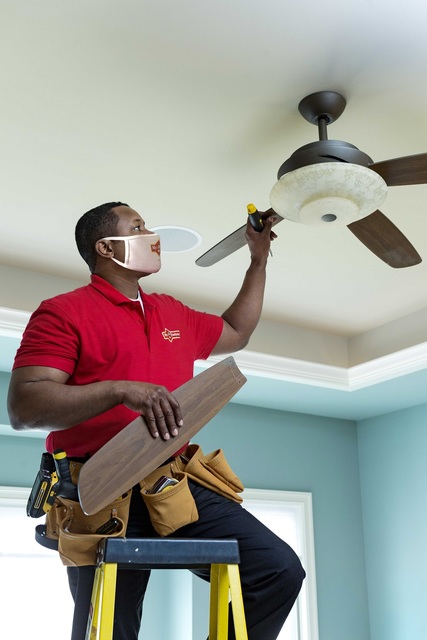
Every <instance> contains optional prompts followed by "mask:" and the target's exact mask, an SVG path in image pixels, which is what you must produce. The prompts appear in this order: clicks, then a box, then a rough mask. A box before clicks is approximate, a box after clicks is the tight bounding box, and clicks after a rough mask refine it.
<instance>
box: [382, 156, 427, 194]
mask: <svg viewBox="0 0 427 640" xmlns="http://www.w3.org/2000/svg"><path fill="white" fill-rule="evenodd" d="M369 168H370V169H373V170H374V171H376V172H377V173H378V174H379V175H380V176H381V177H382V178H383V179H384V180H385V181H386V183H387V184H388V186H389V187H398V186H399V185H410V184H426V183H427V153H419V154H418V155H416V156H404V157H403V158H393V159H392V160H384V161H382V162H374V163H373V164H370V165H369Z"/></svg>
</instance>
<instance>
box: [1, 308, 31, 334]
mask: <svg viewBox="0 0 427 640" xmlns="http://www.w3.org/2000/svg"><path fill="white" fill-rule="evenodd" d="M30 316H31V313H29V312H28V311H18V310H17V309H8V308H6V307H0V336H3V337H5V338H21V337H22V332H23V331H24V329H25V327H26V326H27V323H28V320H29V319H30Z"/></svg>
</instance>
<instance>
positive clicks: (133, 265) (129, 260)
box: [102, 233, 161, 273]
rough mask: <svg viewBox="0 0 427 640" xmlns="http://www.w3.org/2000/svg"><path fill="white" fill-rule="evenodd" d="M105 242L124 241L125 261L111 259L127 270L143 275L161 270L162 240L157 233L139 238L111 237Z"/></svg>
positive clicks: (142, 235) (139, 236)
mask: <svg viewBox="0 0 427 640" xmlns="http://www.w3.org/2000/svg"><path fill="white" fill-rule="evenodd" d="M102 239H103V240H122V241H123V242H124V243H125V260H124V262H120V260H117V259H116V258H111V259H112V260H114V262H116V263H117V264H119V265H120V266H121V267H124V268H125V269H131V270H132V271H140V272H142V273H156V272H157V271H158V270H159V269H160V264H161V262H160V238H159V236H158V235H157V233H144V234H141V235H138V236H109V237H108V238H102Z"/></svg>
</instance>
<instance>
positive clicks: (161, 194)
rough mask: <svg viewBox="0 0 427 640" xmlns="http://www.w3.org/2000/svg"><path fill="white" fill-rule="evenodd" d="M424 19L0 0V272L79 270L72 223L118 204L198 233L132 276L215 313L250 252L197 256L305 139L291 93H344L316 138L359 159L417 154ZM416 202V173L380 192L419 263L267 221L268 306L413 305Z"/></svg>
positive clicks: (358, 314) (338, 233)
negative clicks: (271, 231)
mask: <svg viewBox="0 0 427 640" xmlns="http://www.w3.org/2000/svg"><path fill="white" fill-rule="evenodd" d="M426 24H427V4H426V3H425V0H407V2H405V3H390V2H389V1H387V0H359V1H358V2H357V3H356V2H343V1H342V0H330V1H329V2H328V4H327V6H325V5H324V4H322V3H318V2H308V1H305V0H300V1H299V2H292V1H291V0H288V1H286V0H262V2H261V1H260V0H232V1H231V2H230V1H228V2H225V1H224V0H223V1H217V2H210V3H207V2H200V1H198V0H175V1H174V2H169V3H165V2H155V1H154V0H151V1H150V0H126V1H123V2H118V1H117V0H103V1H102V2H101V1H96V0H94V1H92V2H87V0H74V1H73V2H72V3H63V2H53V1H52V0H39V1H38V2H37V3H34V2H33V0H20V2H13V1H11V0H10V1H9V0H2V21H1V26H0V29H1V38H0V52H1V59H2V61H3V64H2V70H1V88H2V103H1V107H0V110H1V118H0V136H1V141H2V143H1V144H2V150H3V153H2V154H1V156H0V175H1V185H2V188H1V193H2V205H3V214H2V223H1V228H2V232H1V235H2V251H1V255H0V266H1V265H3V266H6V267H19V268H23V269H27V270H30V271H36V272H40V273H45V274H52V275H56V276H63V277H67V278H72V279H77V280H82V281H85V280H86V279H87V270H86V267H85V265H84V264H83V263H82V261H81V259H80V257H79V256H78V254H77V251H76V249H75V246H74V238H73V234H74V226H75V223H76V221H77V219H78V218H79V217H80V215H82V213H84V212H85V211H86V210H88V209H90V208H91V207H93V206H96V205H97V204H101V203H102V202H107V201H110V200H122V201H124V202H127V203H129V204H130V205H131V206H132V207H133V208H134V209H136V210H137V211H138V212H139V213H140V214H141V215H142V216H143V218H144V219H145V220H146V223H147V226H148V227H150V226H151V227H155V226H160V225H178V226H184V227H188V228H191V229H194V230H195V231H196V232H197V233H199V234H200V236H201V237H202V243H201V244H200V246H199V247H197V248H196V249H194V250H192V251H188V252H185V253H165V254H164V256H163V267H162V270H161V272H160V273H159V274H156V275H153V276H151V278H150V280H149V281H147V283H145V282H144V283H143V284H144V286H146V287H147V288H150V289H151V290H154V289H155V290H157V291H167V292H169V293H172V294H174V295H176V296H177V297H180V298H181V299H183V300H184V301H185V302H188V303H189V304H193V305H197V306H198V307H201V308H203V307H204V306H206V307H209V308H212V307H214V308H218V309H219V310H221V309H224V308H226V306H228V304H229V303H230V302H231V300H232V299H233V297H234V296H235V294H236V293H237V290H238V288H239V286H240V283H241V280H242V276H243V273H244V271H245V269H246V267H247V265H248V251H247V249H246V248H243V249H240V250H239V251H238V252H237V253H235V254H233V255H232V256H229V257H228V258H227V259H225V260H223V261H222V262H220V263H218V264H217V265H215V266H212V267H208V268H201V267H198V266H196V265H195V259H196V258H197V257H199V255H201V254H202V253H204V252H205V251H206V250H207V249H208V248H210V247H211V246H212V245H214V244H215V243H217V242H218V241H219V240H220V239H221V238H223V237H224V236H225V235H227V234H229V233H230V232H232V231H233V230H234V229H236V228H237V227H239V226H241V225H242V224H244V222H245V218H246V205H247V203H249V202H254V203H255V204H256V206H257V207H258V208H259V209H260V210H263V209H267V208H268V207H269V206H270V205H269V193H270V190H271V188H272V186H273V184H274V183H275V181H276V173H277V169H278V168H279V166H280V165H281V164H282V163H283V161H284V160H286V159H287V158H288V157H289V156H290V155H291V153H292V152H293V151H295V150H296V149H297V148H299V147H301V146H303V145H305V144H308V143H310V142H314V141H315V140H317V139H318V132H317V128H316V127H314V126H312V125H311V124H309V123H308V122H306V121H305V120H304V119H303V118H302V117H301V115H300V114H299V112H298V103H299V102H300V100H301V99H302V98H303V97H305V96H306V95H308V94H310V93H313V92H315V91H320V90H333V91H338V92H340V93H342V94H343V96H344V97H345V98H346V101H347V107H346V109H345V111H344V113H343V115H342V116H341V117H340V119H339V120H338V121H336V122H335V123H333V124H332V125H331V126H330V127H329V138H330V139H338V140H344V141H346V142H350V143H352V144H354V145H356V146H357V147H358V148H359V149H361V150H362V151H364V152H365V153H367V154H368V155H369V156H371V158H373V160H374V161H380V160H386V159H389V158H394V157H398V156H404V155H410V154H417V153H423V152H426V151H427V127H426V111H427V83H426V82H425V78H426V72H427V40H426V37H425V25H426ZM426 209H427V186H424V185H417V186H411V187H392V188H389V192H388V196H387V199H386V201H385V203H384V205H383V206H382V211H383V212H384V213H385V214H386V215H387V216H388V217H389V218H390V219H391V220H392V221H393V222H394V223H395V224H396V225H397V226H398V227H399V228H400V229H401V230H402V231H403V233H404V234H405V235H406V236H407V237H408V238H409V239H410V240H411V242H412V243H413V244H414V245H415V247H416V249H417V250H418V252H419V253H420V255H421V257H422V258H423V262H422V263H421V264H420V265H417V266H414V267H411V268H408V269H400V270H395V269H392V268H390V267H389V266H387V265H386V264H384V263H383V262H381V261H380V260H379V259H378V258H377V257H376V256H374V255H373V254H372V253H370V251H369V250H368V249H366V247H365V246H363V245H362V244H361V243H360V242H359V241H358V240H357V239H356V238H355V237H354V236H353V234H351V233H350V232H349V230H348V229H347V228H346V227H333V225H327V226H326V228H319V227H308V226H304V225H301V224H297V223H294V222H288V221H284V222H282V223H281V224H280V225H279V226H278V227H277V229H276V231H277V233H278V235H279V237H278V239H277V240H276V241H275V242H274V245H273V254H274V255H273V257H272V258H271V259H270V260H269V265H268V284H267V291H266V296H265V304H264V312H263V318H264V320H267V321H272V322H276V323H285V324H286V325H289V326H295V327H300V328H305V329H309V330H314V331H321V332H324V333H325V334H330V335H336V336H343V337H345V338H350V337H352V336H357V335H360V334H362V333H364V332H369V331H372V330H375V329H377V328H378V327H381V326H382V325H384V324H386V323H389V322H391V321H396V320H398V319H402V318H405V317H406V316H409V315H411V314H414V313H416V312H419V311H421V310H424V309H427V287H426V286H425V283H426V280H427V218H426V216H425V211H426Z"/></svg>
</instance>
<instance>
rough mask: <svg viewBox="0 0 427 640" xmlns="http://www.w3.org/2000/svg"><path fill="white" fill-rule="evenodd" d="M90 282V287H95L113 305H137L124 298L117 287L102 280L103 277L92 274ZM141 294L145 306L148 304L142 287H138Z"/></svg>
mask: <svg viewBox="0 0 427 640" xmlns="http://www.w3.org/2000/svg"><path fill="white" fill-rule="evenodd" d="M90 279H91V282H90V285H89V286H90V287H93V288H94V289H96V290H97V291H99V293H101V294H102V295H103V296H104V297H105V298H107V300H109V301H110V302H111V303H112V304H115V305H119V304H126V303H127V304H135V301H132V300H129V298H127V297H126V296H124V295H123V294H122V293H120V291H118V289H116V287H113V285H112V284H110V283H109V282H107V280H104V278H101V276H97V275H95V274H92V275H91V277H90ZM138 289H139V292H140V294H141V299H143V300H144V305H145V304H146V299H145V294H143V292H142V289H141V287H138Z"/></svg>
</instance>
